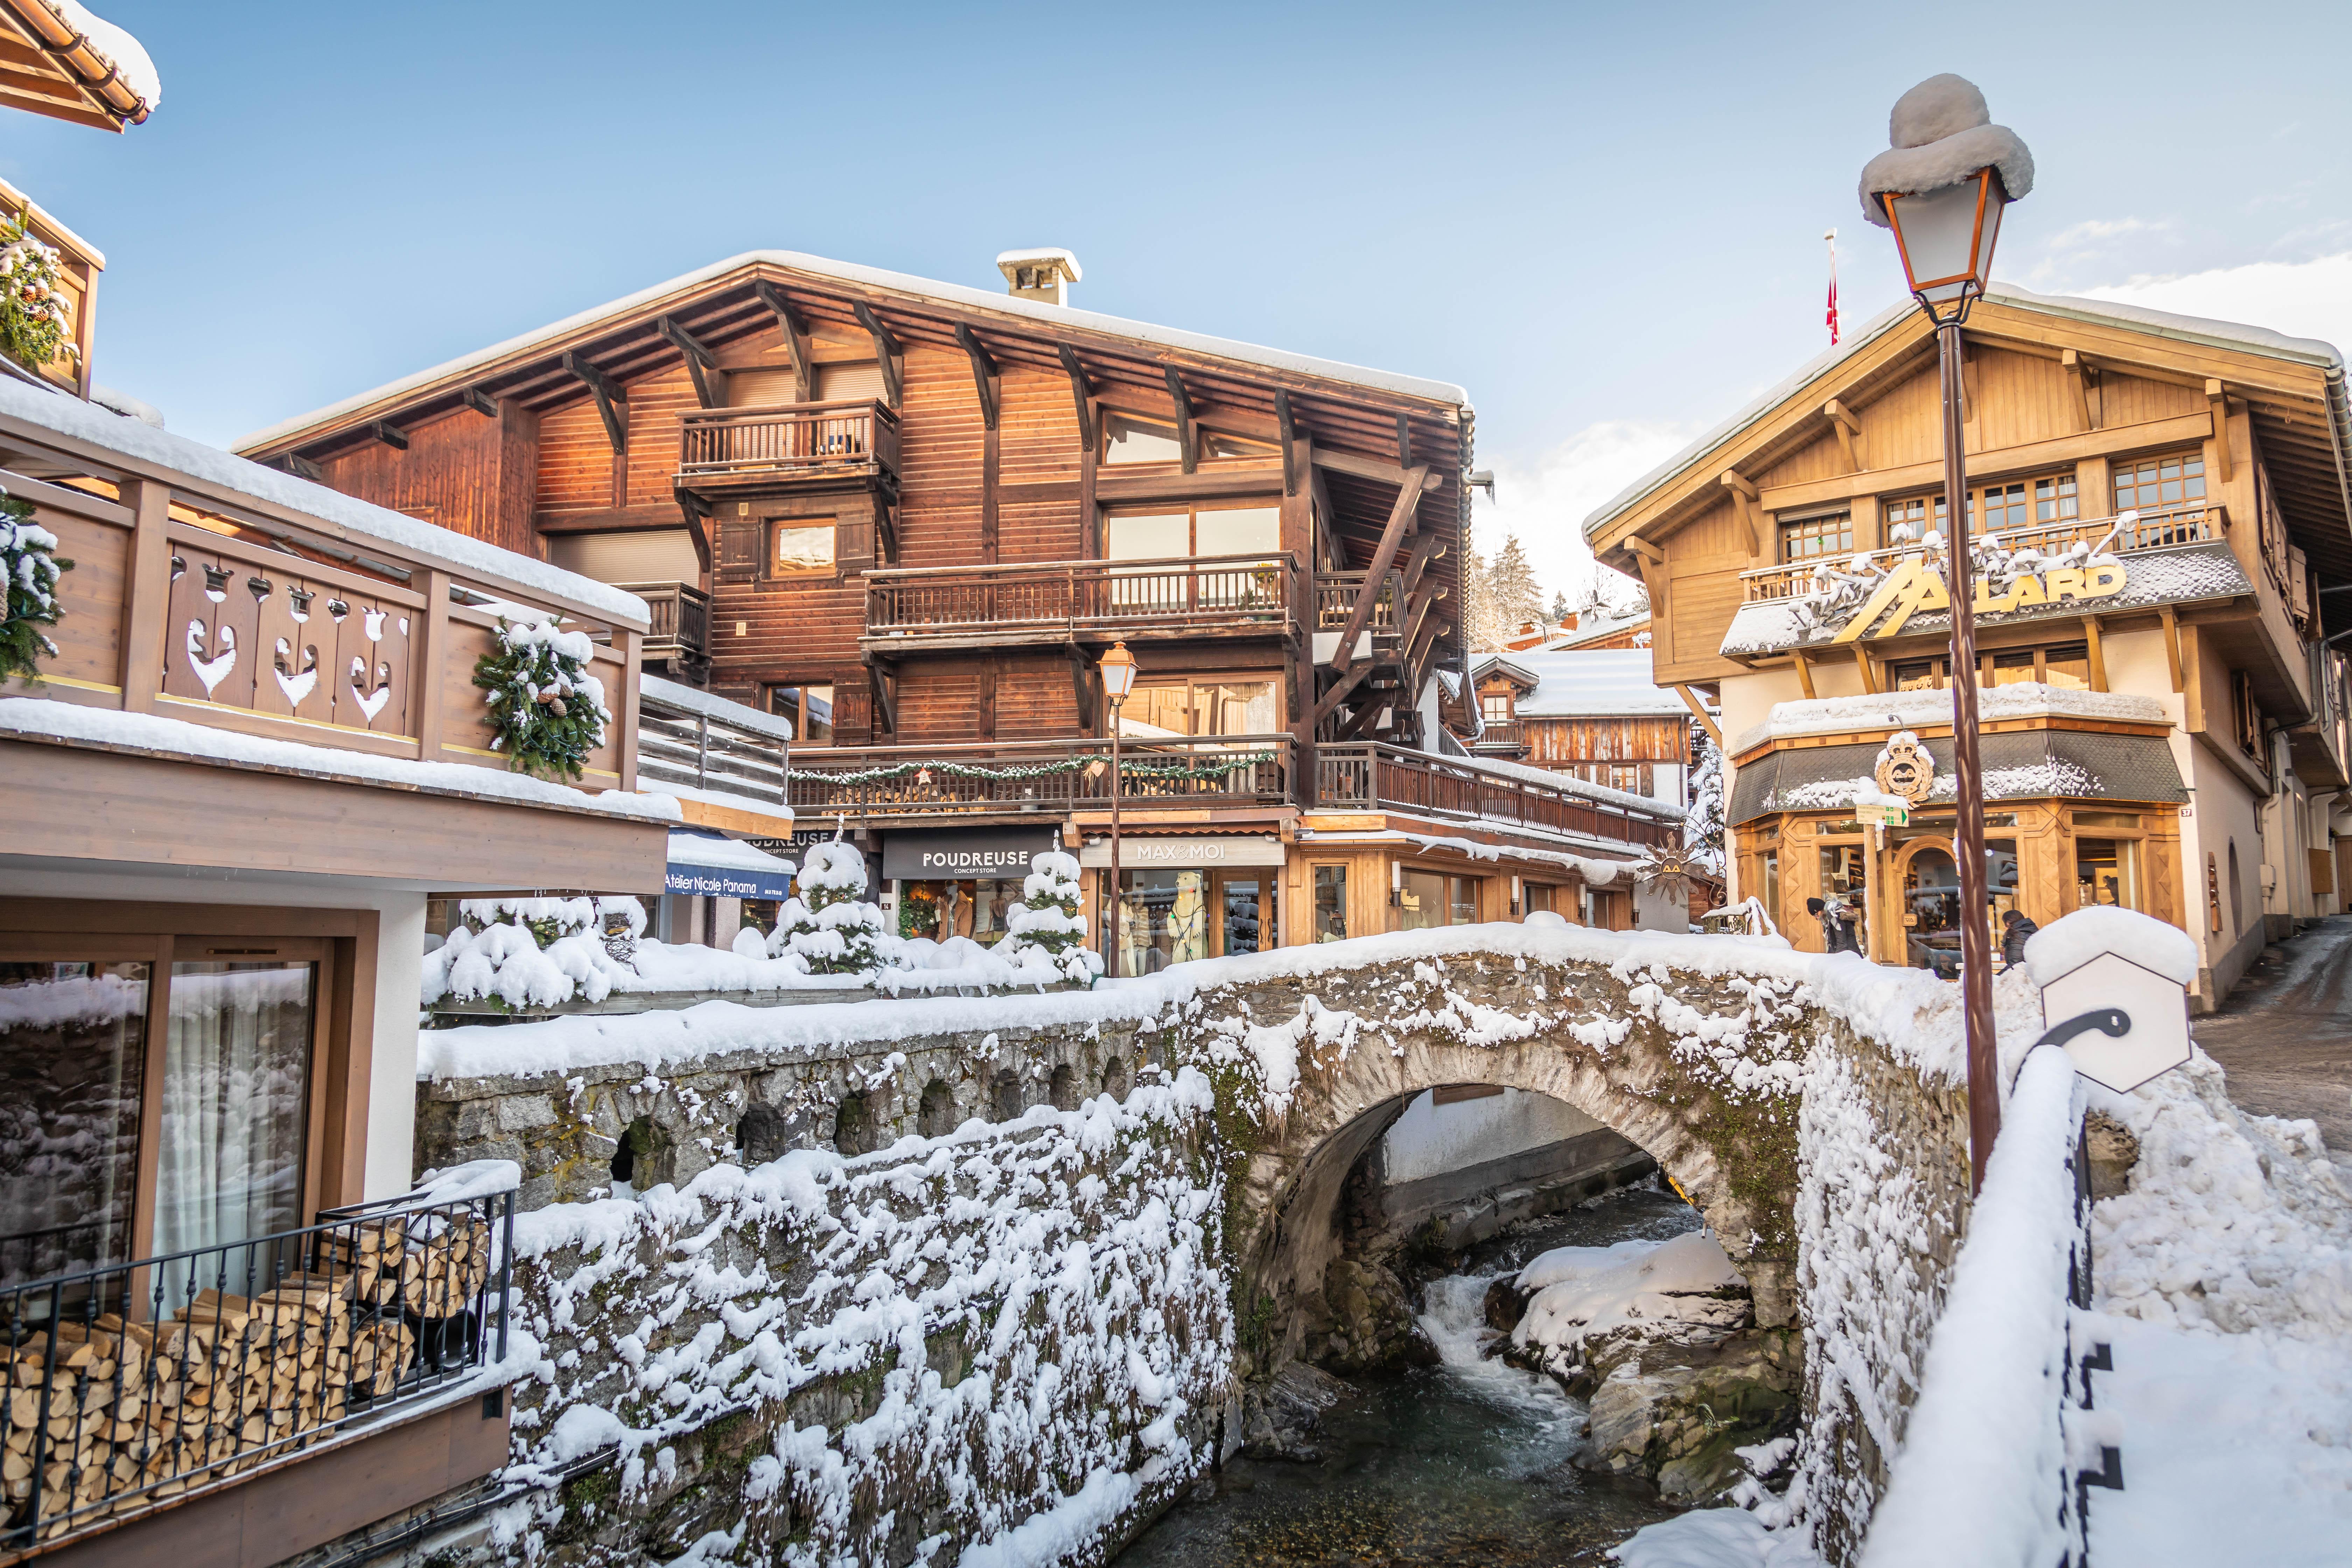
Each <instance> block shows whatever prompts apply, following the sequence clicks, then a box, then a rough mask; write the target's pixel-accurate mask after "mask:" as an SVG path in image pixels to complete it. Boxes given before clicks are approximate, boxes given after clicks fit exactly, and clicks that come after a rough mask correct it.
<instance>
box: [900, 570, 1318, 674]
mask: <svg viewBox="0 0 2352 1568" xmlns="http://www.w3.org/2000/svg"><path fill="white" fill-rule="evenodd" d="M1298 598H1299V572H1298V563H1297V561H1295V560H1294V559H1292V558H1291V557H1290V556H1289V555H1287V554H1276V555H1221V556H1202V557H1198V558H1189V559H1184V560H1176V561H1055V562H1041V563H1027V564H1022V565H1013V566H946V567H933V568H927V569H915V570H909V569H900V568H891V569H888V570H884V571H878V572H868V573H867V574H866V635H865V637H863V638H862V639H861V642H860V646H861V647H866V648H868V649H872V650H876V651H895V652H908V651H914V650H917V649H921V648H930V649H938V650H947V649H954V648H971V647H1010V646H1017V645H1021V644H1034V643H1066V642H1110V641H1114V640H1123V641H1127V642H1139V641H1153V640H1160V639H1171V638H1183V637H1287V636H1290V635H1292V621H1293V617H1294V615H1295V612H1296V606H1297V603H1298Z"/></svg>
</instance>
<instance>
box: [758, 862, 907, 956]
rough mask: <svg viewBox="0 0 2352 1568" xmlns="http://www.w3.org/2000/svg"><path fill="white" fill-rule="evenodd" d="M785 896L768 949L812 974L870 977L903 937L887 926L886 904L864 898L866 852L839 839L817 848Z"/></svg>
mask: <svg viewBox="0 0 2352 1568" xmlns="http://www.w3.org/2000/svg"><path fill="white" fill-rule="evenodd" d="M793 889H794V893H795V896H794V897H793V898H789V899H786V900H784V907H783V909H782V910H781V911H780V912H779V913H778V914H777V916H776V929H775V931H773V932H772V934H771V935H770V937H769V938H768V952H769V954H770V956H772V957H775V958H782V959H788V960H790V961H792V962H793V963H798V964H799V965H800V966H801V968H802V970H803V972H804V973H810V974H856V975H862V976H871V975H872V974H874V973H876V972H877V971H878V970H880V969H882V968H884V967H885V966H886V965H887V964H888V963H889V962H890V955H891V951H892V950H893V949H894V948H895V947H896V945H897V942H898V938H896V937H894V936H889V935H887V934H886V933H885V932H884V931H883V924H882V909H881V906H880V905H878V904H875V903H872V902H869V901H868V900H866V899H865V898H863V897H861V896H860V895H862V894H863V893H864V892H865V891H866V856H865V854H864V853H863V852H862V851H861V850H859V848H858V847H857V846H856V845H855V844H845V843H842V842H841V841H840V840H839V839H835V841H834V842H832V843H830V844H819V845H815V846H814V847H811V848H810V850H809V852H808V854H807V856H806V857H805V858H803V860H802V861H801V874H800V877H799V879H797V880H795V881H794V883H793Z"/></svg>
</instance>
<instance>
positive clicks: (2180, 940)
mask: <svg viewBox="0 0 2352 1568" xmlns="http://www.w3.org/2000/svg"><path fill="white" fill-rule="evenodd" d="M2107 952H2116V953H2121V954H2122V955H2123V956H2125V957H2126V958H2128V959H2130V960H2131V961H2132V962H2133V963H2137V964H2138V965H2139V966H2140V967H2141V968H2143V969H2150V970H2154V971H2155V972H2156V973H2158V974H2161V975H2163V976H2164V977H2165V978H2166V979H2167V980H2170V981H2173V982H2174V983H2176V984H2181V985H2194V984H2197V939H2196V938H2195V937H2192V936H2190V935H2189V933H2188V932H2187V931H2182V930H2181V929H2180V928H2179V926H2176V925H2172V924H2169V923H2168V922H2167V921H2160V920H2158V919H2156V918H2155V917H2154V916H2153V915H2144V914H2141V913H2140V912H2139V911H2138V910H2126V909H2124V908H2121V907H2120V906H2118V905H2115V904H2094V905H2091V906H2090V907H2088V908H2086V909H2080V910H2075V911H2074V913H2073V914H2070V915H2065V916H2063V917H2061V918H2060V919H2058V920H2054V921H2051V922H2050V923H2049V924H2048V925H2046V926H2043V927H2042V929H2041V930H2040V931H2035V932H2034V933H2033V934H2032V936H2030V937H2028V938H2026V939H2025V972H2026V973H2028V974H2030V975H2032V977H2033V984H2036V985H2047V984H2050V983H2051V982H2052V981H2053V980H2056V979H2057V978H2058V977H2059V976H2061V975H2063V974H2068V973H2073V972H2074V971H2075V970H2077V969H2080V968H2082V967H2083V965H2084V964H2086V963H2090V962H2091V960H2093V959H2095V958H2096V957H2098V956H2099V955H2100V954H2102V953H2107Z"/></svg>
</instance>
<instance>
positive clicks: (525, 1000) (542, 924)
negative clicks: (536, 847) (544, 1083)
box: [419, 898, 859, 1012]
mask: <svg viewBox="0 0 2352 1568" xmlns="http://www.w3.org/2000/svg"><path fill="white" fill-rule="evenodd" d="M458 913H459V915H460V916H461V917H462V919H463V921H464V924H462V925H461V926H459V927H458V929H457V930H456V931H451V932H450V933H449V937H448V940H447V941H446V942H443V943H442V944H441V945H440V946H439V947H437V948H436V949H434V950H433V951H432V952H428V953H426V954H425V963H424V968H423V970H422V972H421V973H420V976H419V980H420V993H421V995H420V1000H421V1002H422V1004H423V1005H425V1006H427V1007H431V1006H434V1005H437V1004H440V1003H445V1002H488V1003H489V1004H490V1005H492V1006H493V1007H494V1008H495V1009H496V1010H497V1011H499V1012H530V1011H538V1010H544V1009H546V1008H550V1007H558V1006H562V1005H563V1004H565V1003H567V1002H591V1003H593V1002H602V1001H604V1000H605V999H606V998H607V997H609V996H611V995H612V994H614V992H639V993H646V992H661V993H668V992H730V991H744V992H761V991H800V990H828V989H835V988H839V987H844V986H847V987H855V986H856V985H857V984H859V980H858V977H857V976H855V975H848V976H833V975H811V974H809V973H807V972H806V970H804V969H803V967H802V965H801V963H799V961H797V960H795V959H772V958H769V957H768V956H767V955H766V952H765V950H764V948H760V947H759V943H760V933H759V932H758V931H756V930H753V929H751V928H748V927H747V928H746V931H748V932H749V935H750V937H751V942H748V943H747V942H744V941H742V940H741V938H740V936H739V938H738V940H737V943H736V951H735V952H722V951H720V950H719V949H718V948H714V947H703V946H699V945H698V944H695V943H683V944H677V945H673V944H671V943H668V942H648V941H646V940H644V939H643V935H642V933H643V932H644V931H645V928H646V910H645V905H644V904H642V903H640V902H639V901H638V900H635V899H627V898H606V899H589V898H577V899H500V900H482V899H468V900H466V901H465V902H463V903H461V904H460V905H459V906H458ZM754 948H758V949H759V950H758V951H757V952H756V953H755V952H752V951H751V950H752V949H754Z"/></svg>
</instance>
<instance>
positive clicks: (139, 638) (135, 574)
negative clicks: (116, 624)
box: [121, 479, 172, 713]
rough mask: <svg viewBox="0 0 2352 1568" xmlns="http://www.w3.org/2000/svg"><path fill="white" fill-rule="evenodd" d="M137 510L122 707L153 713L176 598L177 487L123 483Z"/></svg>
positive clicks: (125, 612)
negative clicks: (170, 535)
mask: <svg viewBox="0 0 2352 1568" xmlns="http://www.w3.org/2000/svg"><path fill="white" fill-rule="evenodd" d="M122 503H123V504H124V505H125V506H127V507H129V508H130V509H131V572H130V579H129V581H128V582H126V583H124V584H123V593H122V671H121V684H122V710H123V711H124V712H126V713H152V712H153V711H154V710H155V695H156V693H157V692H159V691H161V690H163V647H164V633H165V630H166V628H165V626H164V624H163V622H164V616H166V615H167V614H169V609H168V606H169V605H170V604H171V601H172V542H171V541H170V540H169V539H167V538H165V537H164V534H163V528H164V525H165V524H166V523H167V522H169V521H171V507H172V487H171V486H169V485H167V484H164V483H163V482H161V481H160V480H156V479H132V480H131V481H130V482H129V483H127V484H125V485H124V486H123V487H122Z"/></svg>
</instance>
